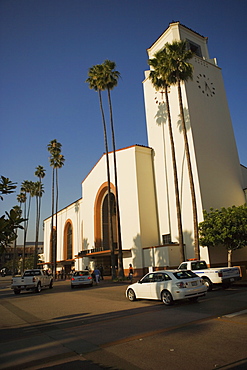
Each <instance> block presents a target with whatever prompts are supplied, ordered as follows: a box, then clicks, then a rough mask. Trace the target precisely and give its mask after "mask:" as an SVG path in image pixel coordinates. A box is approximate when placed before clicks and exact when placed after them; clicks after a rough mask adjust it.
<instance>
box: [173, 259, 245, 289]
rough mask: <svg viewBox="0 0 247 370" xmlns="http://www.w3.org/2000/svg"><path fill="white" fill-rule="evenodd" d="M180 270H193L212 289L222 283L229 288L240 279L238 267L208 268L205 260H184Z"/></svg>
mask: <svg viewBox="0 0 247 370" xmlns="http://www.w3.org/2000/svg"><path fill="white" fill-rule="evenodd" d="M178 269H179V270H191V271H193V272H194V273H195V274H197V275H198V276H200V277H201V278H202V279H203V280H204V284H205V285H207V287H208V290H212V288H213V284H222V286H223V287H224V288H228V287H229V286H230V285H231V284H232V283H233V282H234V281H237V280H240V270H239V268H238V267H214V268H208V266H207V264H206V262H205V261H202V260H200V261H199V260H192V261H185V262H182V263H181V264H180V265H179V266H178Z"/></svg>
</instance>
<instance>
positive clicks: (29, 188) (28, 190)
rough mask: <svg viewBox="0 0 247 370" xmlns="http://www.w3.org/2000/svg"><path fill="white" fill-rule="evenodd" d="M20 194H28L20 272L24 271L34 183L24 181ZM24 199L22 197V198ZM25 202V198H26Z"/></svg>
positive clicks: (25, 207)
mask: <svg viewBox="0 0 247 370" xmlns="http://www.w3.org/2000/svg"><path fill="white" fill-rule="evenodd" d="M21 192H22V193H24V194H25V195H27V194H29V197H28V206H27V205H26V201H25V206H24V219H25V222H24V240H23V256H22V272H23V271H24V270H25V253H26V241H27V230H28V222H29V215H30V209H31V198H32V197H33V196H34V182H33V181H28V180H25V181H23V182H22V184H21ZM23 199H24V197H23ZM26 200H27V198H26Z"/></svg>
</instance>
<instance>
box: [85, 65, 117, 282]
mask: <svg viewBox="0 0 247 370" xmlns="http://www.w3.org/2000/svg"><path fill="white" fill-rule="evenodd" d="M86 82H87V83H88V85H89V88H90V89H93V90H95V91H98V94H99V103H100V111H101V116H102V123H103V131H104V142H105V151H106V171H107V184H108V186H107V188H108V224H109V244H110V250H111V266H112V279H115V277H116V269H115V255H114V246H113V227H112V210H111V180H110V165H109V150H108V140H107V130H106V122H105V114H104V108H103V103H102V91H104V90H105V89H106V82H107V81H106V78H105V67H104V66H103V65H102V64H97V65H94V66H93V67H91V68H89V70H88V78H87V80H86Z"/></svg>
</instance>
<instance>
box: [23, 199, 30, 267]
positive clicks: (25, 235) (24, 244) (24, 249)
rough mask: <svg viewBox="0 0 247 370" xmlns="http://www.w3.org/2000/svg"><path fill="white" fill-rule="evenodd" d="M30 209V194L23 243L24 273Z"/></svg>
mask: <svg viewBox="0 0 247 370" xmlns="http://www.w3.org/2000/svg"><path fill="white" fill-rule="evenodd" d="M30 208H31V195H30V194H29V200H28V209H27V217H26V218H27V221H25V227H24V242H23V257H22V272H24V271H25V259H26V257H25V253H26V242H27V229H28V221H29V214H30Z"/></svg>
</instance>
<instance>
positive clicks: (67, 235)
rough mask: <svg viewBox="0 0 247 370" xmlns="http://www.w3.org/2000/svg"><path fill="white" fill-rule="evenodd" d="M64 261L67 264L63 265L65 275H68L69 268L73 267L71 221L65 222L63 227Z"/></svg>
mask: <svg viewBox="0 0 247 370" xmlns="http://www.w3.org/2000/svg"><path fill="white" fill-rule="evenodd" d="M63 240H64V260H65V261H67V262H68V263H66V264H64V268H65V273H66V274H67V273H69V272H70V271H71V267H72V265H73V263H72V259H73V256H74V253H73V249H74V248H73V226H72V221H71V220H67V221H66V224H65V227H64V238H63Z"/></svg>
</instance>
